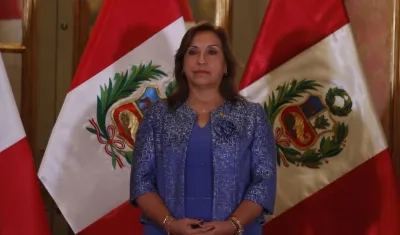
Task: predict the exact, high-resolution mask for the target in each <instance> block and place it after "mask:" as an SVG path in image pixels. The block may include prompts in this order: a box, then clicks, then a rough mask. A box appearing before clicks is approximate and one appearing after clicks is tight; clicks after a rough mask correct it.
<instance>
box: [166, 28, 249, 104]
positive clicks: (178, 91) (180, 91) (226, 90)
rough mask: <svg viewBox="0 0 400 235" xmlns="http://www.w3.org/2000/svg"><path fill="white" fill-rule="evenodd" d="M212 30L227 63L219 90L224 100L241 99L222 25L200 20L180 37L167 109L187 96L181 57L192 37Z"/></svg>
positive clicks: (234, 62) (233, 61) (234, 63)
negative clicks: (173, 84)
mask: <svg viewBox="0 0 400 235" xmlns="http://www.w3.org/2000/svg"><path fill="white" fill-rule="evenodd" d="M204 31H208V32H213V33H215V35H217V37H218V38H219V40H220V41H221V45H222V52H223V54H224V58H225V62H226V65H227V73H226V75H225V74H224V77H223V78H222V81H221V84H220V87H219V92H220V93H221V95H222V97H223V98H224V99H225V100H226V101H230V102H236V101H239V100H241V99H242V97H241V96H240V95H239V92H238V91H237V89H236V86H235V76H236V60H235V57H234V56H233V53H232V50H231V47H230V44H229V40H228V36H227V34H226V32H225V30H224V29H223V28H222V27H219V26H214V25H213V24H211V23H209V22H201V23H198V24H197V25H195V26H193V27H192V28H190V29H189V30H188V31H187V32H186V33H185V35H184V36H183V38H182V41H181V45H180V46H179V49H178V51H177V52H176V54H175V69H174V77H175V88H174V91H173V92H172V94H171V95H170V96H169V97H168V98H167V101H168V106H169V109H172V110H176V109H177V108H178V107H179V106H180V105H181V104H183V103H184V102H185V101H186V99H187V98H188V96H189V85H188V82H187V79H186V76H185V75H184V74H183V73H182V71H183V59H184V56H185V54H186V52H187V50H188V48H189V46H190V44H191V43H192V40H193V38H194V37H195V36H196V34H197V33H198V32H204Z"/></svg>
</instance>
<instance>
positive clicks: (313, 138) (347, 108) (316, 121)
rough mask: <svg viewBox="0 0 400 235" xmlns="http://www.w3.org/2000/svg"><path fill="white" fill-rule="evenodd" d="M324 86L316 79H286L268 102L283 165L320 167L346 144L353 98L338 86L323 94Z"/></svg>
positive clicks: (280, 161) (267, 107)
mask: <svg viewBox="0 0 400 235" xmlns="http://www.w3.org/2000/svg"><path fill="white" fill-rule="evenodd" d="M321 87H323V86H322V85H321V84H319V83H318V82H317V81H315V80H307V79H303V80H292V81H291V82H285V83H283V85H279V86H278V87H277V89H276V91H277V93H276V94H275V93H274V92H272V94H271V95H270V96H269V100H268V102H267V103H265V104H264V109H265V111H266V112H267V113H268V115H269V119H270V121H271V123H272V125H273V126H274V129H275V137H276V143H277V146H278V159H277V162H278V164H279V165H281V164H282V163H283V165H284V166H286V167H288V166H289V163H292V164H295V165H297V166H306V167H310V168H319V166H320V165H321V164H323V163H324V162H325V163H328V158H331V157H335V156H336V155H338V154H339V153H340V152H341V151H342V150H343V148H344V147H345V143H346V137H347V135H348V131H349V127H348V125H347V124H346V123H345V117H347V115H349V114H350V112H351V108H352V101H351V98H350V96H349V95H348V94H347V92H346V91H345V90H344V89H341V88H338V87H334V88H330V89H329V90H328V92H327V93H326V95H325V96H324V97H323V96H321V95H320V94H319V92H318V91H319V90H320V89H318V88H321ZM339 119H340V120H343V121H340V120H339ZM288 162H289V163H288Z"/></svg>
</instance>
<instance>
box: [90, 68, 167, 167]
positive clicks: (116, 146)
mask: <svg viewBox="0 0 400 235" xmlns="http://www.w3.org/2000/svg"><path fill="white" fill-rule="evenodd" d="M159 67H160V66H158V65H153V64H152V62H151V61H150V62H149V63H148V64H147V65H143V64H140V65H139V66H136V65H133V66H132V68H131V70H130V72H129V71H126V72H121V73H116V74H115V75H114V79H113V80H114V82H113V81H112V80H111V78H109V80H108V86H107V84H105V85H104V86H101V87H100V95H99V96H97V120H96V121H95V120H94V119H93V118H92V119H90V120H89V122H90V124H91V127H86V129H87V130H88V131H89V132H91V133H93V134H95V135H96V136H97V140H98V141H99V143H101V144H103V145H104V150H105V152H106V153H107V154H108V155H109V156H111V162H112V166H113V168H114V169H115V167H116V164H117V163H118V166H119V167H120V168H122V167H123V166H124V163H123V162H122V159H121V158H125V160H126V162H128V163H129V164H131V162H132V151H127V150H125V147H126V145H125V143H124V142H123V141H122V140H120V139H117V138H116V128H115V127H114V126H113V125H108V126H107V125H106V118H107V113H108V111H109V109H110V108H111V106H112V105H113V104H114V103H115V102H117V101H118V100H120V99H124V98H127V97H128V96H130V95H131V94H132V93H133V92H135V91H136V90H137V89H138V88H139V87H140V86H141V84H142V83H143V82H146V81H150V80H151V79H160V78H162V77H164V76H167V74H165V73H164V72H163V71H161V70H159V69H158V68H159ZM171 83H172V82H171ZM171 83H170V85H171ZM171 86H172V85H171ZM172 88H173V87H171V88H170V89H172Z"/></svg>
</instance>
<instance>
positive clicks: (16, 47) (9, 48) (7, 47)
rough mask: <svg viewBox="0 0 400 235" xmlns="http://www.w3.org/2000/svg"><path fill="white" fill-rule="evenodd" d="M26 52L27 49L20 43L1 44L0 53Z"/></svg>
mask: <svg viewBox="0 0 400 235" xmlns="http://www.w3.org/2000/svg"><path fill="white" fill-rule="evenodd" d="M25 50H26V47H25V46H24V45H21V44H20V43H0V52H6V53H7V52H8V53H22V52H24V51H25Z"/></svg>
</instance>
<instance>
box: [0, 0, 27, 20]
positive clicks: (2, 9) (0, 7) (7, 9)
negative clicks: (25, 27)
mask: <svg viewBox="0 0 400 235" xmlns="http://www.w3.org/2000/svg"><path fill="white" fill-rule="evenodd" d="M21 17H22V12H21V8H20V5H19V1H18V0H1V3H0V20H12V19H21Z"/></svg>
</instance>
